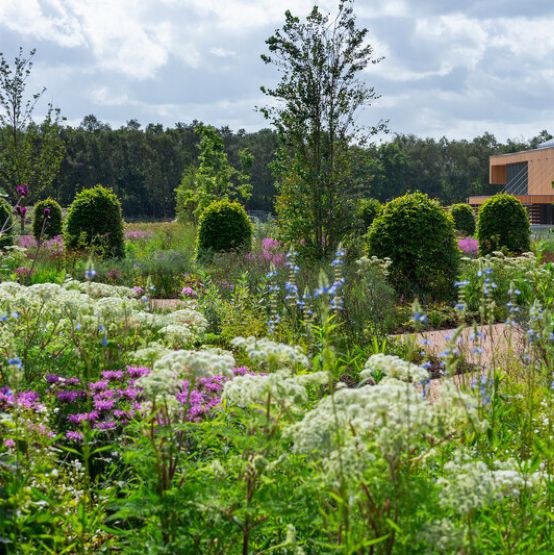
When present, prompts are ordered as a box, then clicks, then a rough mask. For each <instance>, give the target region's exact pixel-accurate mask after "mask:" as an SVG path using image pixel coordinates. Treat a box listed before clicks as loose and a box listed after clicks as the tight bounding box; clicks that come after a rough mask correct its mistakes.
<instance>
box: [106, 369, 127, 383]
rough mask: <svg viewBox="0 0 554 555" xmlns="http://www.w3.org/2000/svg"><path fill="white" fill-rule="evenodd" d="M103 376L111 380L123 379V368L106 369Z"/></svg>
mask: <svg viewBox="0 0 554 555" xmlns="http://www.w3.org/2000/svg"><path fill="white" fill-rule="evenodd" d="M102 377H103V378H105V379H106V380H109V381H121V380H122V379H123V370H104V371H103V372H102Z"/></svg>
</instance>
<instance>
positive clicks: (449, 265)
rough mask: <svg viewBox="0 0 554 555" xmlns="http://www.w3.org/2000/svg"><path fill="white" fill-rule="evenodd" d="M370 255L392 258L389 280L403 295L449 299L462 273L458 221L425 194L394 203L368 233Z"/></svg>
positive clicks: (379, 217)
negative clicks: (456, 232)
mask: <svg viewBox="0 0 554 555" xmlns="http://www.w3.org/2000/svg"><path fill="white" fill-rule="evenodd" d="M367 248H368V251H369V254H370V255H373V256H376V257H378V258H383V259H384V258H390V260H391V261H392V264H391V267H390V278H391V281H392V283H393V285H394V286H395V288H396V290H397V291H398V292H399V293H402V294H404V295H407V296H410V297H413V296H419V297H433V298H436V299H445V298H450V297H451V296H452V295H453V291H454V288H453V284H454V280H455V279H456V275H457V272H458V263H459V250H458V247H457V245H456V234H455V230H454V223H453V221H452V218H451V216H450V215H449V214H447V213H446V212H445V211H444V210H443V209H442V207H441V206H440V205H439V203H438V202H437V201H435V200H431V199H430V198H429V197H428V196H427V195H425V194H423V193H413V194H408V195H404V196H402V197H398V198H395V199H394V200H392V201H391V202H389V203H388V204H387V205H386V206H385V208H384V210H383V213H382V214H381V215H380V216H378V217H377V218H376V219H375V220H374V221H373V224H372V225H371V227H370V228H369V230H368V233H367Z"/></svg>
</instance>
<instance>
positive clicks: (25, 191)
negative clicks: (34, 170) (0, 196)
mask: <svg viewBox="0 0 554 555" xmlns="http://www.w3.org/2000/svg"><path fill="white" fill-rule="evenodd" d="M15 192H16V193H17V194H18V195H19V196H20V197H26V196H28V195H29V192H30V189H29V186H28V185H24V184H22V185H17V187H16V188H15Z"/></svg>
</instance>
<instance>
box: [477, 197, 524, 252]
mask: <svg viewBox="0 0 554 555" xmlns="http://www.w3.org/2000/svg"><path fill="white" fill-rule="evenodd" d="M477 239H478V240H479V254H481V255H486V254H490V253H492V252H494V251H502V252H504V253H506V254H521V253H522V252H528V251H529V250H531V230H530V228H529V218H528V217H527V210H526V209H525V207H524V206H523V205H522V204H521V202H519V200H518V199H517V198H516V197H514V196H513V195H507V194H505V193H500V194H498V195H494V196H493V197H491V198H490V199H488V200H486V201H485V202H484V204H483V205H482V206H481V208H480V209H479V213H478V216H477Z"/></svg>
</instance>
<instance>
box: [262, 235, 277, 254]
mask: <svg viewBox="0 0 554 555" xmlns="http://www.w3.org/2000/svg"><path fill="white" fill-rule="evenodd" d="M280 246H281V242H280V241H277V239H271V237H265V238H264V239H262V249H264V251H274V250H277V249H278V248H279V247H280Z"/></svg>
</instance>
